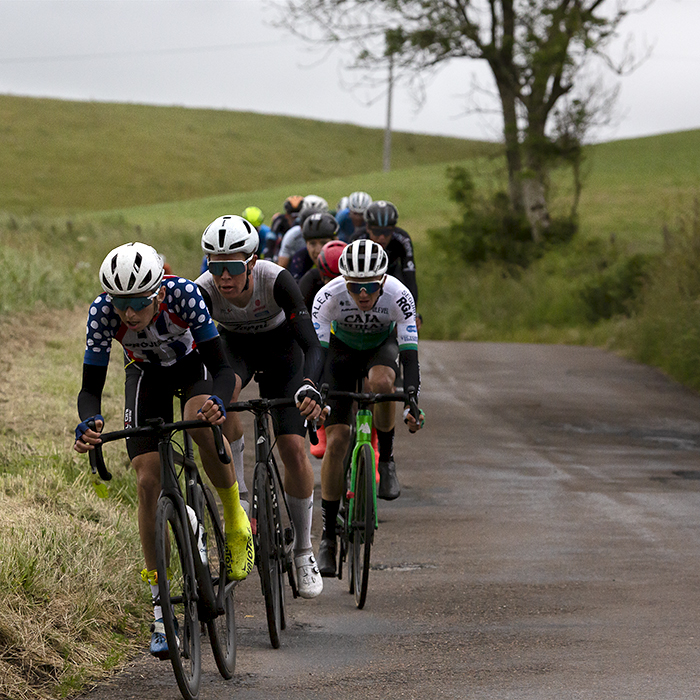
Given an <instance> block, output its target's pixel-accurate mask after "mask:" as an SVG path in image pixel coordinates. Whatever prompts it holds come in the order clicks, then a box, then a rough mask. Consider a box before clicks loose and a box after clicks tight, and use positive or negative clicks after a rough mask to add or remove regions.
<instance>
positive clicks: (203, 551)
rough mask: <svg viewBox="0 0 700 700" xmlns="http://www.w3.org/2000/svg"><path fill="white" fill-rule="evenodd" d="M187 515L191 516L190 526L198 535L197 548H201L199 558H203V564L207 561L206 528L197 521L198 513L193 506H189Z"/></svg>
mask: <svg viewBox="0 0 700 700" xmlns="http://www.w3.org/2000/svg"><path fill="white" fill-rule="evenodd" d="M187 515H188V516H189V518H190V526H191V527H192V532H193V533H194V534H195V535H196V537H197V549H198V550H199V558H200V559H201V560H202V564H206V563H207V543H206V538H205V535H204V528H203V527H202V526H201V525H200V524H199V523H198V522H197V514H196V513H195V512H194V508H192V506H187Z"/></svg>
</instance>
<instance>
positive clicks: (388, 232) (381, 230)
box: [367, 226, 394, 238]
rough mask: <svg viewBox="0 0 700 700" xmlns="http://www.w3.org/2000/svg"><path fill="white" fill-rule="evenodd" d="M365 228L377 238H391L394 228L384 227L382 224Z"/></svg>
mask: <svg viewBox="0 0 700 700" xmlns="http://www.w3.org/2000/svg"><path fill="white" fill-rule="evenodd" d="M367 230H368V231H369V232H370V233H371V234H372V235H373V236H377V238H391V236H393V235H394V228H393V227H391V228H385V227H383V226H372V227H369V226H368V227H367Z"/></svg>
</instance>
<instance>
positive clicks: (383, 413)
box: [368, 365, 401, 500]
mask: <svg viewBox="0 0 700 700" xmlns="http://www.w3.org/2000/svg"><path fill="white" fill-rule="evenodd" d="M368 376H369V385H370V390H371V391H373V392H374V393H377V394H389V393H391V392H392V391H394V381H395V379H396V372H395V371H394V369H393V368H392V367H388V366H387V365H374V366H373V367H371V368H370V370H369V375H368ZM395 424H396V405H395V404H394V402H393V401H390V402H387V403H379V404H375V406H374V426H375V428H376V429H377V440H378V442H379V488H378V490H377V495H378V496H379V497H380V498H384V499H387V500H392V499H394V498H397V497H398V496H399V494H400V493H401V486H400V485H399V480H398V478H397V476H396V465H395V463H394V426H395Z"/></svg>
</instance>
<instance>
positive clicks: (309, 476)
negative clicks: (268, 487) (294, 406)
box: [277, 435, 314, 555]
mask: <svg viewBox="0 0 700 700" xmlns="http://www.w3.org/2000/svg"><path fill="white" fill-rule="evenodd" d="M305 447H306V445H305V441H304V438H303V437H301V435H279V436H278V437H277V449H278V450H279V453H280V457H281V458H282V463H283V464H284V491H285V493H286V494H287V502H288V504H289V510H290V513H291V515H292V523H293V525H294V533H295V540H294V553H295V555H298V554H309V553H310V552H311V551H312V549H311V520H312V513H313V493H314V471H313V468H312V466H311V462H310V461H309V457H308V455H307V454H306V449H305Z"/></svg>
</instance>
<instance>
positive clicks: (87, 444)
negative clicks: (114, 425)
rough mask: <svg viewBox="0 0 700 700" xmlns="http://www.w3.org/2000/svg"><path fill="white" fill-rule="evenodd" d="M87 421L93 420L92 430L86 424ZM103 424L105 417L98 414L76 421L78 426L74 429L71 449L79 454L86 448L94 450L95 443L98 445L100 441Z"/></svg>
mask: <svg viewBox="0 0 700 700" xmlns="http://www.w3.org/2000/svg"><path fill="white" fill-rule="evenodd" d="M89 421H95V428H94V430H93V429H92V428H90V427H89V426H88V422H89ZM104 424H105V419H104V418H103V417H102V416H100V415H99V414H98V415H96V416H91V417H90V418H86V419H85V420H84V421H81V422H80V423H78V427H77V428H76V429H75V444H74V445H73V449H74V450H75V451H76V452H79V453H80V454H85V453H86V452H87V451H88V450H94V449H95V445H99V443H100V442H101V440H100V433H101V432H102V428H104Z"/></svg>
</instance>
